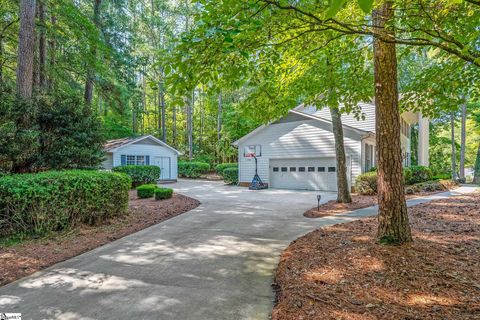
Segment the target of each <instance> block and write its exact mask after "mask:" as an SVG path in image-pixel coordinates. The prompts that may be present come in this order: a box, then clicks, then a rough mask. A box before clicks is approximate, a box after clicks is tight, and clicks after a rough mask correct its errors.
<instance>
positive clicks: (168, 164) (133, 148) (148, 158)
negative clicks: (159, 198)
mask: <svg viewBox="0 0 480 320" xmlns="http://www.w3.org/2000/svg"><path fill="white" fill-rule="evenodd" d="M104 151H105V156H106V159H105V161H104V162H103V168H104V169H106V170H111V169H112V168H114V167H117V166H122V165H140V166H141V165H156V166H159V167H160V170H161V174H160V180H177V176H178V156H179V155H181V153H180V152H179V151H178V150H175V149H174V148H172V147H171V146H169V145H168V144H166V143H165V142H163V141H162V140H160V139H157V138H155V137H154V136H152V135H147V136H140V137H132V138H122V139H114V140H109V141H107V143H106V144H105V147H104Z"/></svg>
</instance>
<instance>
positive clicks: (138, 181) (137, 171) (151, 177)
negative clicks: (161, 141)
mask: <svg viewBox="0 0 480 320" xmlns="http://www.w3.org/2000/svg"><path fill="white" fill-rule="evenodd" d="M112 171H114V172H122V173H125V174H127V175H128V176H129V177H130V178H131V179H132V187H133V188H135V187H137V186H140V185H142V184H147V183H155V182H156V181H157V180H158V179H159V178H160V167H158V166H153V165H149V166H134V165H129V166H118V167H115V168H113V169H112Z"/></svg>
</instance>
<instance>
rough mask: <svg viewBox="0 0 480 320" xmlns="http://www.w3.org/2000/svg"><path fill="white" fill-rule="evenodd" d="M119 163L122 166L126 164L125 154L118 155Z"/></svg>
mask: <svg viewBox="0 0 480 320" xmlns="http://www.w3.org/2000/svg"><path fill="white" fill-rule="evenodd" d="M120 164H121V165H122V166H124V165H126V164H127V156H126V155H124V154H122V155H121V156H120Z"/></svg>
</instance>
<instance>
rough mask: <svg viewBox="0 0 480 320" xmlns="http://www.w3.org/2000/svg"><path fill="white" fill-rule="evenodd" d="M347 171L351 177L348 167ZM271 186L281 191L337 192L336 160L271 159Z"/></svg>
mask: <svg viewBox="0 0 480 320" xmlns="http://www.w3.org/2000/svg"><path fill="white" fill-rule="evenodd" d="M347 163H350V162H349V161H347ZM347 170H348V173H347V176H348V177H350V168H349V166H348V165H347ZM270 184H271V186H272V187H273V188H280V189H298V190H323V191H336V190H337V165H336V161H335V158H315V159H271V160H270Z"/></svg>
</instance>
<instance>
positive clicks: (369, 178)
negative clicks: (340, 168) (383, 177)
mask: <svg viewBox="0 0 480 320" xmlns="http://www.w3.org/2000/svg"><path fill="white" fill-rule="evenodd" d="M355 190H356V191H357V192H358V193H360V194H368V195H372V194H376V193H377V173H376V172H366V173H363V174H361V175H359V176H358V177H357V179H356V180H355Z"/></svg>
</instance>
